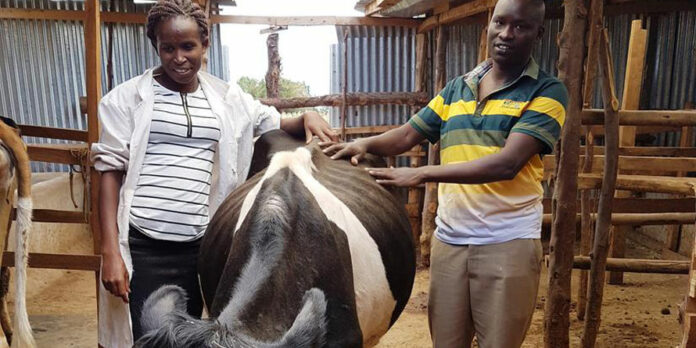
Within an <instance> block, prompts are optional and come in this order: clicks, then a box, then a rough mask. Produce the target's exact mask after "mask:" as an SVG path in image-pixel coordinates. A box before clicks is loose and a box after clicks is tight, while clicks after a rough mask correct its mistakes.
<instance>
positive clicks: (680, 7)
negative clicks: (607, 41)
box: [606, 0, 696, 16]
mask: <svg viewBox="0 0 696 348" xmlns="http://www.w3.org/2000/svg"><path fill="white" fill-rule="evenodd" d="M695 10H696V1H692V0H630V1H611V0H610V1H609V3H608V4H606V15H607V16H618V15H630V14H651V13H667V12H681V11H695Z"/></svg>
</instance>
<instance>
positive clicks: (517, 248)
mask: <svg viewBox="0 0 696 348" xmlns="http://www.w3.org/2000/svg"><path fill="white" fill-rule="evenodd" d="M541 261H542V249H541V242H540V241H539V240H538V239H517V240H512V241H509V242H505V243H500V244H490V245H450V244H446V243H443V242H441V241H439V240H437V238H433V244H432V252H431V262H430V299H429V303H428V323H429V325H430V334H431V336H432V340H433V347H434V348H469V347H471V341H472V339H473V337H474V335H476V338H477V341H478V345H479V347H481V348H519V347H520V346H521V345H522V341H524V337H525V335H526V333H527V329H528V328H529V324H530V323H531V320H532V314H533V313H534V305H535V302H536V295H537V290H538V288H539V273H540V270H541Z"/></svg>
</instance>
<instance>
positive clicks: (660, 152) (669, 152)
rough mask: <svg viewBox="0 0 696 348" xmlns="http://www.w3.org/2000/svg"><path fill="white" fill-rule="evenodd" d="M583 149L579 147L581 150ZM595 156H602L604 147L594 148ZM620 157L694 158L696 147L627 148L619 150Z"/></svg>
mask: <svg viewBox="0 0 696 348" xmlns="http://www.w3.org/2000/svg"><path fill="white" fill-rule="evenodd" d="M583 148H584V147H581V149H583ZM594 151H595V154H597V155H601V154H604V146H595V147H594ZM619 155H621V156H656V157H696V147H684V148H682V147H662V146H627V147H620V148H619Z"/></svg>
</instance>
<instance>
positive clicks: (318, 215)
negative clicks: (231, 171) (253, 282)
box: [200, 132, 415, 340]
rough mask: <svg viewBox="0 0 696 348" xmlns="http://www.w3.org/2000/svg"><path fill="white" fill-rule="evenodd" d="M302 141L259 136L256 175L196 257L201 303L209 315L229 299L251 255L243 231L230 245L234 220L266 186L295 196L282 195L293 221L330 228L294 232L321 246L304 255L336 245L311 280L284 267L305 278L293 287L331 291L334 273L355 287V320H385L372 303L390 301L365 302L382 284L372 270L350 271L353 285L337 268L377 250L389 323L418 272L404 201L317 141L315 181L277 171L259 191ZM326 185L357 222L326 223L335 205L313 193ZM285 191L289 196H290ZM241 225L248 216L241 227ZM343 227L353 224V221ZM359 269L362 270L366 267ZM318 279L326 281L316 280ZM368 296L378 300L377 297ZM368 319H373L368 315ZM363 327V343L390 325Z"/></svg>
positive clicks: (215, 222) (227, 205) (218, 218)
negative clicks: (280, 158) (274, 165)
mask: <svg viewBox="0 0 696 348" xmlns="http://www.w3.org/2000/svg"><path fill="white" fill-rule="evenodd" d="M303 145H304V144H303V142H302V141H299V140H295V139H292V138H290V137H288V136H287V135H285V134H284V133H278V132H276V133H274V134H267V135H265V136H263V137H261V138H260V139H259V140H258V141H257V144H256V149H255V154H254V161H253V163H252V174H253V173H254V172H258V174H256V175H254V176H253V177H251V178H250V179H249V180H248V181H247V182H246V183H244V184H243V185H242V186H241V187H239V188H238V189H237V190H235V191H234V192H233V193H232V194H231V195H230V196H229V197H228V198H227V200H226V201H225V202H224V203H223V205H222V206H221V207H220V209H219V210H218V213H217V214H216V215H215V216H214V217H213V219H212V220H211V223H210V226H209V228H208V232H207V233H206V236H205V238H204V240H203V244H202V247H201V260H200V265H201V267H200V272H201V281H202V285H203V291H204V297H205V299H206V303H208V304H209V305H210V306H211V308H210V311H211V314H212V315H213V316H215V315H217V314H219V313H220V312H221V311H222V309H223V307H224V306H225V305H226V302H227V299H228V298H229V296H230V294H229V291H230V289H229V288H230V285H231V284H234V282H236V281H237V280H238V278H239V277H240V274H241V272H242V268H243V267H244V264H245V262H246V261H245V260H248V259H249V257H250V255H249V253H250V251H249V250H250V248H248V247H246V246H245V244H247V243H250V241H249V236H248V235H246V236H245V235H244V233H240V234H239V235H237V236H236V237H234V243H236V245H235V246H236V247H235V248H234V249H233V242H232V240H233V235H234V230H235V229H236V228H238V227H240V225H242V224H241V223H238V221H237V220H238V219H239V215H240V211H241V210H242V205H243V202H244V199H245V198H246V197H247V195H249V194H250V192H251V194H253V195H255V194H259V192H265V191H264V190H268V189H269V186H272V187H273V189H274V190H280V191H287V190H291V191H292V192H294V193H295V197H292V194H290V195H289V196H287V197H286V198H287V199H289V200H290V202H289V203H290V205H289V207H290V208H285V209H288V210H292V214H291V215H293V216H295V217H296V218H300V219H304V220H311V222H313V223H315V224H318V225H320V226H313V228H318V229H322V230H324V231H329V232H326V233H329V234H331V235H327V236H325V238H324V239H322V240H317V239H316V236H315V237H314V238H315V240H308V239H306V238H307V236H303V235H298V236H296V237H293V238H294V240H303V243H306V245H312V244H321V245H325V246H323V247H322V248H321V249H314V251H311V250H312V248H306V249H307V251H309V252H314V253H318V252H325V251H327V250H323V249H326V248H328V249H334V248H335V249H336V250H328V251H329V253H328V254H326V255H325V256H323V257H324V258H323V259H322V257H320V256H316V255H314V257H313V258H312V261H311V262H315V263H317V262H318V261H319V263H322V264H321V265H317V266H316V267H315V268H316V269H315V272H318V273H322V272H323V273H322V274H317V275H316V277H315V278H313V279H314V280H311V279H310V280H308V279H307V277H304V275H300V274H294V275H293V274H292V273H293V272H294V270H285V271H286V272H289V273H291V274H290V275H288V276H289V277H304V282H305V283H302V282H300V281H297V282H296V283H297V284H300V283H302V284H301V285H297V286H300V287H302V288H306V287H317V286H318V287H319V288H322V286H323V287H324V288H330V287H331V286H333V287H334V288H335V287H336V286H337V285H335V284H332V283H331V279H323V278H326V277H329V278H331V277H337V279H336V280H334V282H336V283H338V284H346V285H345V286H354V289H352V290H353V291H352V292H351V294H350V295H353V294H355V297H354V299H353V300H354V301H355V302H357V304H355V305H356V306H357V308H356V312H357V315H358V317H360V321H361V324H364V322H370V321H373V322H380V323H383V322H384V318H382V319H379V318H378V317H379V315H384V313H377V312H379V311H382V310H383V309H382V310H381V309H379V308H377V307H379V306H380V305H382V306H386V304H385V303H388V302H389V301H378V302H384V303H381V304H377V305H375V303H372V302H370V301H368V300H365V299H366V298H367V297H368V296H370V292H374V291H376V290H374V288H375V284H373V283H379V281H377V280H372V278H370V276H371V275H370V274H362V273H361V274H354V275H353V278H354V279H355V282H354V284H353V282H352V279H348V280H346V279H338V278H340V277H341V275H340V274H339V273H340V272H339V270H346V272H349V273H350V272H351V271H352V269H351V265H350V264H347V262H346V259H347V260H348V263H350V260H351V258H352V259H353V267H356V266H355V263H356V262H362V261H364V260H374V258H375V252H376V250H378V255H377V256H376V257H377V258H379V260H381V265H380V267H383V269H384V271H383V273H384V275H383V276H382V277H383V278H384V277H385V276H386V283H387V284H388V288H389V290H388V291H390V292H391V294H390V296H391V297H393V300H392V303H391V307H390V308H391V313H387V314H388V318H387V319H389V320H388V323H385V324H386V326H389V325H391V324H393V322H394V321H395V320H396V318H397V317H398V315H399V314H400V313H401V311H402V310H403V308H404V306H405V304H406V302H407V301H408V297H409V295H410V292H411V287H412V284H413V277H414V273H415V256H414V252H413V241H412V240H411V233H410V225H409V224H408V219H407V217H406V214H405V211H404V209H403V206H402V204H401V203H399V202H398V201H397V200H396V199H395V198H394V196H393V195H391V194H390V193H389V192H387V191H386V190H385V189H384V188H383V187H381V186H380V185H378V184H377V183H376V182H375V180H374V179H373V178H372V177H371V176H370V175H369V174H367V173H366V171H365V170H364V169H363V167H354V166H352V165H351V164H350V163H348V162H347V161H333V160H331V159H329V158H328V157H326V156H325V155H324V154H323V153H322V152H321V150H320V149H319V148H318V147H317V146H316V145H310V146H308V147H307V148H308V150H309V151H310V153H311V161H312V164H313V166H314V167H315V170H313V171H312V175H311V176H312V178H313V180H315V181H312V182H313V184H311V185H309V184H307V183H306V182H305V181H306V180H308V179H304V180H305V181H302V180H300V179H299V178H298V175H296V173H292V172H291V171H283V172H278V173H277V174H276V175H275V176H274V177H273V178H272V179H266V180H267V182H264V183H263V186H264V187H265V188H261V187H260V186H259V187H257V185H258V184H259V182H260V180H261V178H262V176H263V175H264V173H265V172H264V171H260V170H261V168H265V167H266V166H267V165H268V163H269V161H270V158H271V157H272V155H273V154H274V153H276V152H279V151H288V150H293V149H294V148H296V147H300V146H303ZM377 163H378V161H374V159H373V162H371V163H370V166H373V165H376V164H377ZM317 183H318V184H317ZM310 186H311V187H310ZM324 188H325V189H326V190H327V191H326V192H329V193H330V195H332V196H335V197H336V198H338V200H340V203H338V205H340V204H341V203H342V204H344V205H345V207H347V208H348V210H349V211H350V213H352V214H354V216H355V217H356V218H357V220H358V221H359V222H358V224H360V225H361V227H358V228H352V227H348V228H347V227H345V226H337V225H336V224H334V223H333V222H332V221H326V216H329V215H331V214H332V213H331V212H327V209H333V208H331V207H327V206H326V205H327V204H334V203H329V202H327V200H328V201H331V199H326V198H319V197H320V196H321V195H322V194H321V193H317V190H320V191H321V190H324ZM254 190H256V191H254ZM285 194H286V195H287V193H285ZM279 197H283V194H280V196H279ZM307 197H309V199H307ZM293 200H295V201H293ZM300 201H301V202H300ZM293 207H294V208H293ZM329 220H330V219H329ZM349 220H350V219H349ZM246 223H247V222H246V221H245V224H246ZM348 224H349V225H350V223H348ZM361 228H362V229H364V233H366V234H369V238H365V237H361V236H360V235H359V231H355V230H359V229H361ZM242 229H244V227H242V228H240V231H241V230H242ZM344 234H345V236H344ZM368 239H372V240H373V241H374V242H370V241H367V240H368ZM368 242H369V243H368ZM360 243H368V244H371V245H375V246H376V250H375V252H372V254H370V255H367V254H365V253H370V251H369V250H370V246H369V245H367V244H365V246H361V245H360ZM356 245H358V247H356ZM347 249H349V250H347ZM231 251H232V252H231ZM332 253H333V254H332ZM283 257H286V258H288V259H289V260H290V261H288V263H292V262H291V261H294V260H295V259H296V258H298V257H300V256H298V254H297V253H294V251H293V253H289V254H285V255H284V256H283ZM322 260H323V261H322ZM364 262H372V261H364ZM324 263H327V264H324ZM299 265H301V264H300V263H297V264H296V266H295V267H297V266H299ZM310 267H311V266H310ZM360 267H363V268H364V267H365V265H363V266H358V268H360ZM372 268H378V267H372ZM332 270H333V271H334V272H333V274H331V273H330V272H331V271H332ZM360 272H363V273H366V272H365V270H362V271H360ZM221 277H226V278H225V279H223V281H222V283H221ZM279 279H280V280H279ZM375 279H376V278H375ZM273 281H274V282H279V283H280V282H283V281H287V279H283V277H282V276H279V275H278V276H277V277H275V278H273ZM307 282H309V283H312V282H313V283H315V284H309V283H307ZM322 282H325V283H323V284H317V283H322ZM287 284H289V283H287ZM287 284H286V285H282V284H278V286H285V287H293V286H295V284H290V285H287ZM220 287H223V288H224V289H221V288H220ZM301 290H302V289H276V290H275V291H293V292H298V293H299V294H301V293H302V291H301ZM305 290H306V289H305ZM326 291H329V292H334V293H336V295H335V296H337V297H340V298H344V297H346V294H343V293H341V291H340V290H339V289H328V290H326ZM258 296H266V297H268V296H276V295H273V294H268V293H266V294H259V295H258ZM331 296H332V295H331V293H329V294H328V297H329V298H331ZM285 297H287V296H285ZM295 297H297V295H295ZM372 300H373V302H375V299H374V298H373V299H372ZM283 301H285V302H284V303H288V301H290V302H292V303H293V305H292V307H299V303H300V301H299V300H298V299H297V298H290V299H289V298H285V299H283ZM345 301H347V302H350V299H345ZM295 302H296V303H297V304H296V305H294V303H295ZM329 304H331V301H329ZM269 311H270V310H269ZM371 311H372V312H371ZM373 312H374V313H373ZM268 313H270V312H268ZM331 313H332V311H331V309H330V308H329V311H328V313H327V316H328V317H331V315H332V314H331ZM334 314H335V313H334ZM334 316H337V317H342V318H338V319H341V320H344V321H346V320H355V318H353V317H351V315H350V313H343V314H340V315H334ZM373 316H377V317H375V318H372V317H373ZM290 319H292V318H291V317H290V316H288V317H287V318H285V319H284V320H281V322H285V323H287V322H288V321H289V320H290ZM334 319H336V320H338V319H337V318H334ZM334 319H329V320H334ZM362 326H363V330H372V331H371V332H365V333H363V334H364V335H365V336H366V337H364V338H365V339H366V340H367V339H369V338H370V337H375V336H376V337H378V336H380V335H381V334H383V331H385V330H386V329H387V327H380V328H367V327H365V325H362ZM372 326H374V324H372ZM331 327H332V325H329V336H331ZM335 329H336V326H335V325H334V330H335Z"/></svg>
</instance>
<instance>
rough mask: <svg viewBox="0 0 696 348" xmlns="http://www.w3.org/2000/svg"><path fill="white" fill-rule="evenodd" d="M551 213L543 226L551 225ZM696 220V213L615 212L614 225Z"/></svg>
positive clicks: (545, 215) (679, 223)
mask: <svg viewBox="0 0 696 348" xmlns="http://www.w3.org/2000/svg"><path fill="white" fill-rule="evenodd" d="M590 219H591V221H597V214H591V215H590ZM551 220H552V215H551V214H544V217H543V218H542V225H543V226H550V225H551ZM580 221H581V215H580V214H577V215H576V217H575V222H576V224H577V223H579V222H580ZM694 222H696V213H613V214H611V225H612V226H661V225H690V224H693V223H694Z"/></svg>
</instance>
